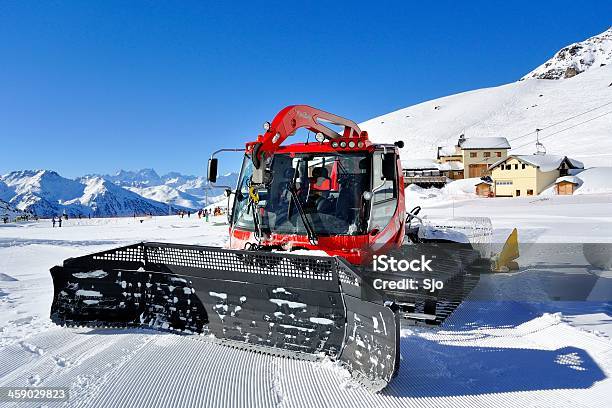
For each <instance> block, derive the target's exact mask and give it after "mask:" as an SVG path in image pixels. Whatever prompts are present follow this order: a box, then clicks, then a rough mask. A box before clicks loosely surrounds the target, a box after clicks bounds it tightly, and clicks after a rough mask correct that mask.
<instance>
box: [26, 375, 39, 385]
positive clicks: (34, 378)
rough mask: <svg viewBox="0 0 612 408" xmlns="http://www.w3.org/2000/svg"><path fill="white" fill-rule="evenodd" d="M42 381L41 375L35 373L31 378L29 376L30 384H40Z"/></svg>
mask: <svg viewBox="0 0 612 408" xmlns="http://www.w3.org/2000/svg"><path fill="white" fill-rule="evenodd" d="M40 381H41V379H40V375H38V374H34V375H32V376H30V378H28V383H29V384H30V385H34V386H37V385H38V384H40Z"/></svg>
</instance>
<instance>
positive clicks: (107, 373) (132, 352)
mask: <svg viewBox="0 0 612 408" xmlns="http://www.w3.org/2000/svg"><path fill="white" fill-rule="evenodd" d="M134 335H136V336H138V342H136V344H131V345H130V346H131V347H130V348H129V349H128V348H125V347H122V348H121V349H120V350H119V351H120V352H121V353H122V354H120V355H119V356H118V357H114V358H110V359H109V361H107V362H106V363H105V364H104V365H101V366H98V368H94V367H92V368H90V369H88V370H87V371H86V372H87V374H81V375H78V376H77V377H76V379H75V381H74V382H73V383H72V385H71V386H70V399H71V403H72V405H75V406H90V405H91V404H90V402H91V401H92V400H94V399H95V398H97V397H98V395H99V394H100V393H101V392H105V391H107V390H105V387H104V385H105V384H106V383H107V382H108V381H109V380H110V378H111V377H113V376H115V375H117V373H120V371H121V367H123V366H124V365H125V364H126V363H127V362H129V361H130V360H131V359H132V358H134V356H136V355H137V354H138V353H139V351H140V350H141V349H142V348H143V347H144V346H146V345H147V344H149V343H150V342H151V341H153V340H154V339H155V338H156V335H155V334H149V335H144V336H142V335H137V334H134ZM128 336H129V335H125V336H120V337H119V338H118V339H117V341H119V342H121V341H128V342H130V341H131V340H132V339H131V338H130V337H128ZM113 337H114V336H113ZM113 349H115V350H117V345H116V344H111V345H110V346H109V347H102V350H99V351H98V352H96V353H95V355H94V356H89V357H95V356H96V355H98V354H109V352H110V354H112V351H113ZM105 357H106V356H105ZM106 358H107V357H106Z"/></svg>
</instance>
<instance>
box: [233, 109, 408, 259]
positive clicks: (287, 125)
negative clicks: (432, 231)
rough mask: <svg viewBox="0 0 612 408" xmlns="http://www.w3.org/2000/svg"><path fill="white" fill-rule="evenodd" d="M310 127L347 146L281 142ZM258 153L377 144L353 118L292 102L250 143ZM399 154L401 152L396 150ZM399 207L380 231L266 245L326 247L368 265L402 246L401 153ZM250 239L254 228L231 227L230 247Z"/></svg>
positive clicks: (284, 237) (273, 240) (273, 239)
mask: <svg viewBox="0 0 612 408" xmlns="http://www.w3.org/2000/svg"><path fill="white" fill-rule="evenodd" d="M319 121H324V122H328V123H332V124H335V125H339V126H344V131H343V134H342V135H340V134H338V133H337V132H335V131H333V130H332V129H330V128H328V127H327V126H325V125H323V124H321V123H319ZM299 128H306V129H308V130H310V131H312V132H315V133H318V132H321V133H323V134H324V135H325V136H327V138H329V139H332V140H334V141H338V142H340V141H345V142H347V147H344V148H342V147H339V146H338V147H335V148H334V147H332V146H331V143H319V142H311V143H295V144H291V145H288V146H281V144H282V143H283V142H284V141H285V140H286V139H287V138H288V137H289V136H291V135H293V134H294V133H295V132H296V130H297V129H299ZM351 140H352V141H355V142H356V143H355V144H357V142H362V143H361V147H357V146H355V147H353V148H350V147H348V142H349V141H351ZM257 145H259V147H258V148H257V154H258V155H260V156H262V157H260V158H261V159H263V158H264V157H263V156H268V157H269V156H271V155H273V154H274V153H277V152H278V153H315V152H316V153H335V152H347V151H355V152H358V151H368V152H373V151H374V150H375V149H376V145H374V144H372V143H371V142H370V141H369V139H368V134H367V132H366V131H362V130H361V129H359V126H357V124H356V123H355V122H353V121H351V120H349V119H345V118H342V117H340V116H337V115H334V114H331V113H328V112H325V111H322V110H319V109H316V108H312V107H310V106H306V105H292V106H288V107H286V108H284V109H283V110H281V111H280V112H279V113H278V114H277V115H276V117H275V118H274V119H273V120H272V122H271V123H270V128H269V129H268V131H266V133H265V134H264V135H259V136H258V137H257V141H255V142H249V143H247V144H246V151H247V153H250V154H253V153H254V149H255V147H256V146H257ZM395 151H396V153H399V152H398V150H397V149H395ZM396 174H397V180H396V182H397V190H398V191H397V194H398V197H397V206H396V208H395V212H394V214H393V216H392V217H391V221H390V222H389V224H387V226H385V227H384V228H383V229H381V230H378V231H372V232H371V233H369V234H366V235H338V236H329V237H324V236H321V237H319V238H318V243H317V245H312V243H310V242H309V240H308V237H307V236H305V235H293V234H291V235H288V234H276V233H274V234H272V235H271V236H270V237H269V239H267V240H266V242H265V245H273V246H286V247H302V248H306V249H311V250H322V251H325V252H327V253H328V254H329V255H338V256H341V257H343V258H345V259H346V260H347V261H349V262H350V263H352V264H356V265H360V264H367V263H369V262H370V261H371V259H372V258H371V257H372V255H374V254H382V253H386V252H388V251H389V250H390V249H392V248H397V247H399V246H401V245H402V242H403V239H404V222H405V213H406V208H405V202H404V178H403V177H402V174H403V173H402V166H401V162H400V160H399V154H398V155H397V171H396ZM247 242H251V243H255V242H257V241H256V239H255V235H254V233H253V232H251V231H246V230H241V229H239V228H235V227H232V228H230V247H231V248H234V249H243V248H244V247H245V244H246V243H247Z"/></svg>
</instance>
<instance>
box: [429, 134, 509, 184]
mask: <svg viewBox="0 0 612 408" xmlns="http://www.w3.org/2000/svg"><path fill="white" fill-rule="evenodd" d="M508 149H510V144H509V143H508V140H507V139H506V138H505V137H470V138H466V137H465V136H464V135H461V136H460V137H459V140H458V141H457V144H456V145H454V146H439V147H438V163H440V164H446V163H448V164H449V165H457V164H458V163H462V166H461V167H462V170H463V174H461V176H460V177H457V174H455V175H454V177H451V178H453V179H456V178H472V177H483V176H486V175H488V173H489V172H488V168H489V166H490V165H491V164H493V163H495V162H497V161H498V160H500V159H505V158H506V157H507V156H508V154H507V151H508Z"/></svg>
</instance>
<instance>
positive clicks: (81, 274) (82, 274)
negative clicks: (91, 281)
mask: <svg viewBox="0 0 612 408" xmlns="http://www.w3.org/2000/svg"><path fill="white" fill-rule="evenodd" d="M106 275H108V274H107V273H106V272H104V271H102V270H97V271H91V272H76V273H73V274H72V276H74V277H75V278H103V277H105V276H106Z"/></svg>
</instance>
